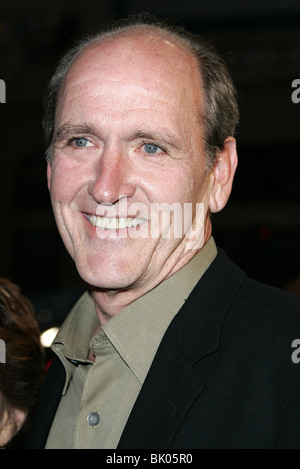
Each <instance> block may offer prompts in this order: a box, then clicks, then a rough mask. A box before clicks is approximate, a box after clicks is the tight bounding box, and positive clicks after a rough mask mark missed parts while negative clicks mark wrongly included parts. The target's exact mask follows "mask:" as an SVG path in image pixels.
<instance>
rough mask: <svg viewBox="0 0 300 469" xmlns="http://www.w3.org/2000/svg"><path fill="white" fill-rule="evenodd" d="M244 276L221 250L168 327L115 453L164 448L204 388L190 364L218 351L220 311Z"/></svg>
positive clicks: (203, 379) (221, 318)
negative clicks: (118, 451) (117, 451)
mask: <svg viewBox="0 0 300 469" xmlns="http://www.w3.org/2000/svg"><path fill="white" fill-rule="evenodd" d="M245 277H246V275H245V273H244V272H243V271H241V270H240V269H239V268H238V267H236V266H235V265H234V264H233V263H232V262H231V261H230V260H229V259H228V258H227V256H226V255H225V254H224V253H223V252H222V251H221V252H220V253H219V254H218V256H217V258H216V259H215V261H214V262H213V264H212V265H211V266H210V268H209V269H208V271H207V272H206V273H205V275H204V276H203V277H202V279H201V281H200V282H199V283H198V285H197V286H196V287H195V289H194V291H193V292H192V294H191V295H190V296H189V298H188V299H187V301H186V303H185V304H184V306H183V307H182V308H181V310H180V311H179V312H178V314H177V315H176V317H175V318H174V320H173V321H172V323H171V325H170V326H169V328H168V330H167V332H166V334H165V336H164V337H163V340H162V342H161V344H160V346H159V349H158V351H157V354H156V356H155V358H154V360H153V363H152V365H151V368H150V370H149V373H148V375H147V378H146V380H145V382H144V385H143V387H142V390H141V392H140V394H139V396H138V399H137V401H136V403H135V405H134V407H133V410H132V412H131V415H130V417H129V419H128V422H127V425H126V427H125V430H124V432H123V434H122V437H121V440H120V442H119V446H118V448H119V449H125V448H126V449H133V448H135V449H140V448H144V449H160V448H161V449H163V448H164V449H165V448H169V447H170V444H171V442H172V439H173V438H174V436H175V434H176V432H177V431H178V429H179V426H180V424H181V422H182V421H183V419H184V417H185V415H186V414H187V412H188V411H189V409H190V408H191V407H192V405H193V403H194V402H195V400H196V399H197V397H198V396H199V395H200V394H201V392H202V391H203V390H204V389H205V386H206V384H205V377H204V378H203V377H200V376H198V375H197V371H196V370H197V367H196V366H195V365H196V364H197V363H198V362H199V361H200V360H203V359H204V358H205V356H207V355H209V354H211V353H214V352H215V351H216V350H218V347H219V340H220V333H221V330H222V326H223V323H224V319H225V317H226V313H227V311H228V308H229V306H230V303H231V301H232V298H233V297H234V295H235V293H236V291H237V289H238V288H239V287H240V285H241V283H243V281H244V279H245Z"/></svg>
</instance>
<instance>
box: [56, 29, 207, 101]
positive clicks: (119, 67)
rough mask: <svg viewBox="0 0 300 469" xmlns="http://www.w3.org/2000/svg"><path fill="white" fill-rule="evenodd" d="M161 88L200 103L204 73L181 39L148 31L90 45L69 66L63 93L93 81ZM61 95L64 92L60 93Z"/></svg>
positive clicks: (175, 96)
mask: <svg viewBox="0 0 300 469" xmlns="http://www.w3.org/2000/svg"><path fill="white" fill-rule="evenodd" d="M121 81H122V82H123V83H124V84H126V83H127V84H128V86H131V87H134V86H136V85H139V86H143V87H144V88H145V89H146V90H148V91H149V92H151V91H153V92H155V91H161V92H164V93H168V94H169V95H170V97H173V98H174V99H177V98H179V99H180V100H183V99H184V100H187V102H189V104H190V105H191V106H192V105H193V104H195V106H197V108H198V107H199V105H200V103H201V94H202V90H201V76H200V71H199V67H198V63H197V60H196V58H195V57H194V56H193V55H192V54H191V53H190V52H189V51H188V50H187V48H186V47H184V46H183V45H182V44H180V43H179V42H178V41H175V40H172V38H171V37H168V36H166V35H158V34H155V33H151V32H149V33H148V34H147V35H146V34H137V33H135V34H130V35H128V34H127V35H124V34H123V35H122V34H120V35H117V36H108V37H105V38H103V39H101V40H98V41H95V42H93V43H92V44H90V45H89V46H87V47H86V48H85V49H84V50H83V51H82V52H81V53H80V54H79V55H78V57H77V58H76V59H75V61H74V62H73V64H72V65H71V66H70V68H69V70H68V72H67V75H66V79H65V81H64V85H63V87H62V90H61V91H62V92H63V93H65V92H66V91H67V90H68V88H69V87H74V86H77V87H79V86H80V84H81V83H82V84H84V86H86V84H87V83H90V84H91V86H92V85H93V84H95V83H99V85H101V86H102V87H104V86H105V84H107V83H108V84H110V85H112V86H113V85H114V83H115V84H118V83H120V82H121ZM61 94H62V93H61Z"/></svg>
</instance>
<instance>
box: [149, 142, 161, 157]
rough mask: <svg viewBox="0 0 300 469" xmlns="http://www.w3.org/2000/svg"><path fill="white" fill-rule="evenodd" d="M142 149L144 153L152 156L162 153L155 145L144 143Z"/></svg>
mask: <svg viewBox="0 0 300 469" xmlns="http://www.w3.org/2000/svg"><path fill="white" fill-rule="evenodd" d="M144 149H145V152H146V153H148V154H152V155H153V154H158V153H162V152H163V149H162V148H160V147H159V146H158V145H155V143H145V144H144Z"/></svg>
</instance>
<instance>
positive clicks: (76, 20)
mask: <svg viewBox="0 0 300 469" xmlns="http://www.w3.org/2000/svg"><path fill="white" fill-rule="evenodd" d="M142 11H148V12H151V13H153V14H155V15H156V16H157V17H159V18H171V19H176V20H178V23H179V24H182V25H184V26H186V27H187V28H188V29H189V30H191V31H193V32H197V33H200V34H202V35H204V36H205V37H206V38H207V39H208V40H209V41H211V42H212V43H213V44H214V45H215V46H216V47H217V48H219V50H220V51H221V52H222V54H223V57H224V58H225V60H226V62H227V64H228V66H229V68H230V70H231V74H232V76H233V79H234V81H235V83H236V86H237V88H238V90H239V94H240V109H241V123H240V125H239V127H238V131H237V139H238V153H239V167H238V170H237V174H236V178H235V182H234V189H233V192H232V196H231V198H230V201H229V203H228V205H227V207H226V208H225V209H224V210H223V212H221V213H220V214H217V215H214V217H213V226H214V236H215V239H216V241H217V244H218V245H219V246H221V247H223V248H224V249H225V250H226V251H227V253H228V254H229V256H230V257H231V258H232V259H233V260H234V261H236V262H237V263H238V264H239V265H240V266H241V267H242V268H243V269H245V270H246V272H247V273H248V274H249V275H250V276H252V277H253V278H255V279H257V280H260V281H263V282H265V283H268V284H270V285H275V286H279V287H281V288H284V289H287V290H291V291H297V292H299V293H300V213H299V209H300V179H299V176H300V103H299V104H295V103H293V102H292V99H291V95H292V92H293V91H294V89H293V88H292V87H291V85H292V82H293V80H295V79H300V2H299V0H244V1H243V2H241V1H239V0H182V1H176V0H172V1H171V0H164V1H163V2H162V1H159V0H151V1H150V0H145V1H137V0H97V1H94V0H85V1H84V2H82V1H76V0H72V1H71V0H65V1H61V0H48V1H45V2H41V1H39V0H35V1H33V0H27V1H26V2H24V1H13V0H11V1H7V0H1V4H0V79H2V80H4V81H5V83H6V103H5V104H4V103H2V104H0V125H1V134H2V139H4V141H3V142H2V143H3V144H2V146H1V153H0V155H1V170H0V204H1V206H0V208H1V230H0V276H7V277H9V278H11V280H13V281H14V282H16V283H17V284H19V285H20V286H21V288H22V290H23V292H24V293H25V294H27V295H28V296H29V297H30V299H31V300H32V301H33V303H34V306H35V309H36V312H37V316H38V320H39V323H40V326H41V329H42V330H45V329H47V328H49V327H51V326H53V325H60V323H61V321H62V320H63V318H64V317H65V316H66V314H67V313H68V312H69V310H70V308H71V307H72V305H73V303H74V302H75V300H76V299H77V298H78V297H79V296H80V294H81V291H82V290H83V289H84V285H83V284H82V281H81V280H80V278H79V277H78V274H77V272H76V269H75V267H74V266H73V262H72V261H71V259H69V257H68V255H67V253H66V251H65V249H64V247H63V245H62V242H61V240H60V237H59V235H58V232H57V229H56V226H55V223H54V219H53V216H52V211H51V206H50V202H49V196H48V190H47V187H46V163H45V160H44V145H43V136H42V129H41V119H42V98H43V95H44V91H45V88H46V84H47V81H48V80H49V78H50V76H51V73H52V72H53V69H54V66H55V64H56V62H57V60H58V58H59V57H60V56H61V54H62V53H63V52H64V51H65V50H66V49H67V48H68V47H69V46H70V45H71V44H72V43H73V41H74V40H77V39H78V38H79V37H81V36H82V35H84V34H86V33H90V32H95V31H96V30H97V29H99V28H101V26H103V25H105V24H107V22H110V21H111V20H112V19H117V18H121V17H124V16H126V15H127V14H128V13H135V12H142Z"/></svg>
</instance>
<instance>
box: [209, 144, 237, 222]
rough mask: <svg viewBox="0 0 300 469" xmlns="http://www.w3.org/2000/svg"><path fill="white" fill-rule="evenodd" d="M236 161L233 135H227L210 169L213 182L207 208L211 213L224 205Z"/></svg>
mask: <svg viewBox="0 0 300 469" xmlns="http://www.w3.org/2000/svg"><path fill="white" fill-rule="evenodd" d="M237 163H238V158H237V152H236V141H235V139H234V138H233V137H228V138H227V139H226V140H225V142H224V149H223V150H222V151H221V152H220V153H219V154H218V156H217V158H216V161H215V164H214V167H213V169H212V176H213V183H212V188H211V192H210V198H209V209H210V211H211V212H212V213H214V212H219V211H220V210H222V209H223V208H224V207H225V205H226V203H227V200H228V199H229V196H230V193H231V188H232V182H233V177H234V173H235V170H236V167H237Z"/></svg>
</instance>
